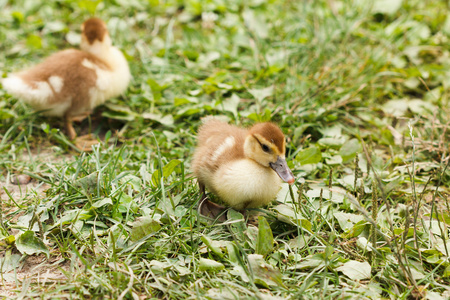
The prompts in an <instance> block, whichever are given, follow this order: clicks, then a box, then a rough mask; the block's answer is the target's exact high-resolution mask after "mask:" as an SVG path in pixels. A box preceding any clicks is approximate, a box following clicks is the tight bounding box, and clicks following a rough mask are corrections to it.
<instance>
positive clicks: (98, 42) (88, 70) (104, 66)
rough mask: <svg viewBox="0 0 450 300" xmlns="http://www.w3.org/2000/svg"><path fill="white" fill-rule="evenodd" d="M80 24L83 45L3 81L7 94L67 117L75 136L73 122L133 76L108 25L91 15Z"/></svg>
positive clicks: (120, 89) (122, 88) (46, 112)
mask: <svg viewBox="0 0 450 300" xmlns="http://www.w3.org/2000/svg"><path fill="white" fill-rule="evenodd" d="M81 29H82V35H81V45H80V47H81V50H77V49H68V50H63V51H60V52H57V53H55V54H53V55H51V56H49V57H48V58H47V59H45V60H44V61H43V62H42V63H40V64H38V65H36V66H34V67H31V68H30V69H27V70H24V71H21V72H18V73H15V74H10V75H9V76H8V77H7V78H5V79H4V80H3V81H2V84H3V87H4V88H5V90H6V91H7V92H8V93H10V94H11V95H12V96H14V97H16V98H18V99H20V100H22V101H24V102H25V103H28V104H29V105H31V106H32V107H33V108H34V109H35V110H39V111H42V113H43V114H44V115H47V116H56V117H63V118H64V119H65V122H66V131H67V134H68V136H69V138H70V139H71V140H73V139H75V137H76V135H77V134H76V132H75V129H74V128H73V125H72V121H81V120H83V119H84V118H86V117H87V116H88V115H89V114H90V113H91V112H92V110H93V109H94V108H95V107H96V106H98V105H100V104H102V103H104V102H105V101H106V100H108V99H109V98H112V97H116V96H118V95H120V94H121V93H123V92H124V91H125V90H126V89H127V87H128V83H129V82H130V79H131V74H130V69H129V67H128V62H127V60H126V59H125V57H124V55H123V54H122V52H121V51H120V50H119V49H117V48H116V47H114V46H113V45H112V42H111V38H110V36H109V34H108V30H107V27H106V24H105V23H104V22H103V21H102V20H100V19H98V18H91V19H88V20H87V21H85V22H84V23H83V25H82V26H81Z"/></svg>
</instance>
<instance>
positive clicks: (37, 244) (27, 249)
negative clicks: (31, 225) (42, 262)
mask: <svg viewBox="0 0 450 300" xmlns="http://www.w3.org/2000/svg"><path fill="white" fill-rule="evenodd" d="M16 248H17V250H19V252H20V253H22V254H28V255H33V254H39V253H44V254H45V255H47V257H49V256H50V252H49V251H48V249H47V246H45V244H44V242H42V240H41V239H39V238H37V237H36V236H35V235H34V232H33V231H31V230H27V231H25V232H24V233H22V234H21V235H20V236H19V238H18V239H17V240H16Z"/></svg>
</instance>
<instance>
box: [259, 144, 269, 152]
mask: <svg viewBox="0 0 450 300" xmlns="http://www.w3.org/2000/svg"><path fill="white" fill-rule="evenodd" d="M261 148H262V149H263V151H264V152H267V153H269V152H270V148H269V146H267V145H265V144H262V145H261Z"/></svg>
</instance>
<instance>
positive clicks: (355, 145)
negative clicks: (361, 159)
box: [339, 139, 362, 163]
mask: <svg viewBox="0 0 450 300" xmlns="http://www.w3.org/2000/svg"><path fill="white" fill-rule="evenodd" d="M361 150H362V147H361V145H360V143H359V141H358V140H357V139H351V140H349V141H347V142H346V143H345V144H344V145H342V147H341V150H339V155H340V156H341V157H342V160H343V162H344V163H345V162H348V161H349V160H352V159H354V158H355V157H356V155H357V154H358V152H361Z"/></svg>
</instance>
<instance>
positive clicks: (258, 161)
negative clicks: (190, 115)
mask: <svg viewBox="0 0 450 300" xmlns="http://www.w3.org/2000/svg"><path fill="white" fill-rule="evenodd" d="M285 144H286V142H285V138H284V135H283V133H282V132H281V130H280V128H279V127H278V126H277V125H275V124H273V123H259V124H256V125H254V126H253V127H251V128H250V129H249V130H247V129H243V128H239V127H236V126H233V125H229V124H227V123H223V122H220V121H218V120H214V119H211V120H209V121H207V122H206V123H205V124H203V125H202V126H201V127H200V129H199V132H198V147H197V149H196V151H195V154H194V158H193V161H192V170H193V172H194V175H195V176H197V179H198V183H199V187H200V191H201V192H202V194H203V196H202V199H205V198H206V197H205V187H206V188H207V189H208V190H209V191H210V192H212V193H213V194H215V195H217V196H218V197H219V198H220V199H221V200H222V201H223V202H225V203H226V204H227V205H229V206H230V207H232V208H234V209H244V208H255V207H260V206H263V205H266V204H268V203H270V202H271V201H273V200H274V199H275V197H276V195H277V193H278V192H279V190H280V187H281V180H280V178H281V179H282V180H284V181H286V182H288V183H289V184H293V183H294V181H295V178H294V176H293V174H292V172H291V170H290V169H289V167H288V166H287V163H286V159H285V152H286V148H285V147H286V146H285ZM216 211H217V210H216Z"/></svg>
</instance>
